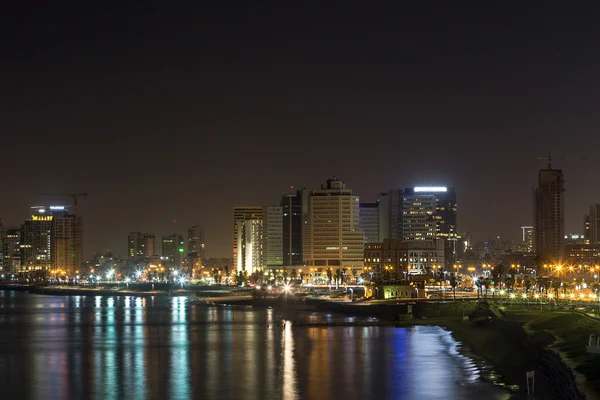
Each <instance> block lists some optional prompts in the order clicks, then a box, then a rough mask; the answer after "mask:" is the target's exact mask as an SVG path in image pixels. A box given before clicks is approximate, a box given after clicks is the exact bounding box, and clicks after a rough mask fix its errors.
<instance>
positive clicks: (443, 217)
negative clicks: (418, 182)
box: [399, 186, 458, 268]
mask: <svg viewBox="0 0 600 400" xmlns="http://www.w3.org/2000/svg"><path fill="white" fill-rule="evenodd" d="M402 193H403V197H402V223H401V226H400V228H399V231H401V232H402V240H403V241H406V242H414V241H417V242H418V241H426V242H433V241H440V240H443V241H444V247H445V251H446V253H445V256H444V260H445V263H446V267H447V268H448V267H451V266H452V264H454V263H456V261H457V257H456V256H457V245H458V234H457V204H456V191H455V190H454V189H453V188H447V187H431V186H427V187H414V188H406V189H404V190H403V191H402Z"/></svg>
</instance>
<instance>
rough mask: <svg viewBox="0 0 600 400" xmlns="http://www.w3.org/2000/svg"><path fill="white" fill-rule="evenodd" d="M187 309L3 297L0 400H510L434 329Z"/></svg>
mask: <svg viewBox="0 0 600 400" xmlns="http://www.w3.org/2000/svg"><path fill="white" fill-rule="evenodd" d="M187 301H188V299H187V298H185V297H172V298H164V297H163V298H160V297H156V298H140V297H129V296H121V297H101V296H97V297H93V296H88V297H86V296H64V297H58V296H42V295H32V294H27V293H22V292H10V291H0V391H1V392H0V398H1V399H90V398H93V399H140V400H141V399H144V400H145V399H191V398H195V399H219V400H221V399H265V400H266V399H309V400H318V399H339V400H342V399H344V400H346V399H361V400H364V399H482V398H486V399H502V398H506V397H508V396H507V394H506V391H504V390H503V389H500V388H498V387H496V386H494V385H492V384H490V383H487V382H483V381H482V379H481V372H480V371H481V367H480V366H478V365H477V364H476V363H475V362H473V361H472V360H471V359H470V358H469V357H466V356H463V355H461V354H459V353H458V351H457V344H456V342H455V341H454V340H453V339H452V337H451V336H450V335H449V333H448V332H446V331H444V330H442V329H441V328H437V327H426V326H419V327H414V328H393V327H381V328H380V327H356V328H342V327H340V328H306V327H293V326H291V324H289V323H288V324H286V325H285V326H283V325H282V324H281V320H282V319H284V318H289V319H290V320H295V321H298V320H306V319H311V320H315V321H319V320H323V319H336V318H337V319H340V318H341V319H343V318H347V317H343V316H331V315H321V314H311V313H298V314H282V313H279V312H277V311H274V310H257V309H235V308H231V307H206V306H200V305H194V304H190V303H188V302H187Z"/></svg>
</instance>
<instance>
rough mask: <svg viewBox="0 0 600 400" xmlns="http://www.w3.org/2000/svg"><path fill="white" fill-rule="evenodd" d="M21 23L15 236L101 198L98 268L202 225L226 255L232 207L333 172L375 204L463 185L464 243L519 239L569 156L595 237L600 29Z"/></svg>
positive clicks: (175, 12) (562, 21)
mask: <svg viewBox="0 0 600 400" xmlns="http://www.w3.org/2000/svg"><path fill="white" fill-rule="evenodd" d="M7 7H8V10H6V12H4V13H1V16H0V18H2V22H3V26H5V27H6V29H7V31H9V32H12V35H11V36H10V40H6V46H5V47H4V50H3V51H4V52H5V57H4V58H5V62H4V63H2V65H0V71H1V72H2V76H3V77H5V80H4V84H3V90H2V93H0V101H1V103H2V105H3V107H4V109H5V110H7V112H6V113H5V114H6V115H5V118H3V119H2V122H1V125H0V128H1V129H2V132H3V136H4V139H5V141H4V143H3V146H5V147H6V148H9V149H10V151H9V152H7V153H6V154H5V157H4V162H5V165H7V166H14V167H13V168H12V169H11V173H10V174H6V176H5V180H4V183H5V187H7V188H10V191H9V195H7V196H2V197H1V198H0V218H3V219H4V221H5V223H6V225H9V226H13V225H16V224H19V223H20V222H21V221H22V220H23V219H24V218H26V217H27V210H28V207H29V206H31V205H35V204H46V203H54V202H55V200H62V204H66V205H68V204H70V199H69V198H68V197H67V198H60V197H58V198H56V197H55V198H52V199H50V200H46V198H44V196H43V194H54V195H60V194H64V193H71V192H73V191H86V192H89V193H90V196H89V197H88V198H85V199H81V201H80V210H81V215H82V216H83V217H84V220H85V226H86V232H85V233H84V234H85V243H86V245H85V248H84V256H85V258H86V259H87V258H89V256H90V254H92V253H93V252H96V251H103V250H106V249H110V250H112V251H114V252H115V253H116V254H121V255H125V254H126V247H125V242H124V240H123V237H126V235H127V233H128V232H131V231H140V232H145V231H148V232H155V233H156V234H157V235H158V236H159V237H160V236H162V235H166V234H172V233H173V232H178V233H180V234H182V235H184V234H185V232H186V230H187V229H188V228H189V227H190V226H193V225H196V224H203V225H204V229H205V232H206V254H207V256H225V255H227V254H229V247H230V243H229V242H230V239H229V237H230V234H231V233H230V231H231V225H230V223H229V219H230V210H231V208H232V207H234V206H235V205H238V204H265V205H277V204H279V199H280V197H281V195H282V194H284V193H286V192H287V191H288V190H287V189H288V188H289V186H290V185H294V186H295V187H304V186H306V187H307V188H309V189H313V188H315V187H317V186H318V185H319V183H320V182H322V181H323V179H326V178H328V177H330V176H331V175H332V174H331V171H332V168H333V166H334V165H335V169H336V171H337V173H336V175H338V176H339V177H340V178H341V179H344V181H345V182H347V184H348V185H349V186H350V187H352V188H353V190H354V191H355V192H356V193H357V194H358V195H359V196H360V198H361V201H362V202H373V201H375V200H376V198H377V195H378V194H379V193H380V192H382V191H386V190H388V189H390V188H403V187H412V186H417V185H433V184H435V185H443V186H448V187H454V188H456V190H457V193H458V194H459V199H458V201H459V204H460V207H461V210H460V214H461V215H460V221H459V227H460V230H461V231H462V230H468V231H470V232H472V234H473V236H474V237H496V236H501V237H506V238H516V237H517V235H518V227H520V226H522V225H528V224H531V223H533V221H531V195H530V194H531V189H532V188H533V187H535V185H536V175H537V170H539V169H540V168H541V167H542V166H543V165H541V164H540V162H534V161H533V160H532V158H533V156H542V155H546V154H547V153H548V152H549V151H552V152H553V154H555V155H556V156H557V158H558V157H566V158H567V159H566V160H559V159H557V160H556V161H555V167H556V168H561V169H563V171H564V174H565V180H566V185H565V187H566V195H565V201H566V206H565V230H566V231H577V232H580V231H581V215H582V214H583V213H585V211H586V210H587V208H588V207H589V205H590V204H595V203H598V202H600V187H596V186H594V185H590V182H593V171H596V170H598V169H600V160H598V159H597V158H595V157H594V150H593V149H594V148H596V147H597V145H598V144H600V136H598V135H596V134H595V129H596V126H597V125H598V124H599V123H600V117H599V116H597V115H596V113H595V111H594V109H593V107H591V106H590V104H595V99H596V97H597V91H596V90H595V82H596V71H597V68H596V66H597V64H598V56H597V49H596V48H597V44H596V41H595V38H596V37H598V33H599V32H598V31H599V29H600V27H599V26H598V24H597V23H596V22H595V15H594V13H586V14H585V15H584V16H582V17H581V18H580V19H578V20H577V21H575V20H574V19H572V18H570V17H569V16H570V15H571V14H572V13H571V12H570V7H569V6H567V5H564V6H556V7H555V6H550V5H547V7H544V8H541V9H539V10H536V11H535V12H530V10H529V9H528V8H527V7H526V6H524V5H522V6H519V7H518V8H517V9H516V11H515V9H513V8H511V7H508V6H507V5H471V8H469V11H468V12H463V10H461V9H460V7H453V6H441V5H438V6H436V7H429V6H427V5H426V4H410V5H402V4H394V5H389V6H388V7H382V8H377V7H365V6H364V5H363V6H362V7H361V6H360V4H359V3H354V4H353V3H352V2H349V3H344V6H340V7H338V6H336V5H333V4H319V5H318V6H317V5H314V6H310V5H304V7H303V8H302V9H298V10H295V12H293V13H290V12H289V10H286V9H285V8H277V7H268V6H266V5H265V6H264V7H261V8H260V9H259V10H254V9H252V8H251V7H250V8H249V7H248V5H247V4H243V3H240V7H231V8H226V7H223V8H221V7H217V6H208V7H206V6H200V5H196V6H192V7H191V9H188V10H186V12H185V13H184V12H182V10H181V9H179V8H177V7H176V6H175V5H172V4H169V3H164V2H157V3H156V4H153V5H146V6H145V7H138V6H135V5H133V4H131V5H129V4H119V5H116V4H109V3H106V4H98V5H95V6H92V5H91V4H87V5H80V6H79V8H77V10H72V11H73V12H66V8H65V7H67V6H61V5H45V6H43V5H40V6H38V7H36V8H35V12H31V11H30V9H29V8H28V7H24V6H23V5H19V4H15V5H10V6H7ZM571 11H572V10H571ZM47 21H53V24H52V28H50V27H49V25H48V24H47ZM456 27H460V29H456ZM549 27H551V28H552V30H551V32H552V33H551V34H550V33H548V32H549V31H548V29H549ZM131 32H135V33H136V34H131ZM273 32H278V34H277V35H273V34H272V33H273ZM88 43H94V45H93V46H89V45H88ZM583 143H585V146H583ZM425 148H426V149H427V150H426V151H424V150H419V149H425ZM413 150H415V151H413ZM320 154H326V156H325V157H319V155H320ZM24 157H26V158H27V162H23V159H24ZM16 166H18V168H17V167H16ZM481 215H485V216H486V218H481ZM173 221H177V222H176V223H175V224H174V223H173Z"/></svg>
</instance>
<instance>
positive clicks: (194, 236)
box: [188, 225, 204, 258]
mask: <svg viewBox="0 0 600 400" xmlns="http://www.w3.org/2000/svg"><path fill="white" fill-rule="evenodd" d="M188 254H196V255H198V256H199V257H200V258H204V228H202V225H194V226H192V227H191V228H190V229H188Z"/></svg>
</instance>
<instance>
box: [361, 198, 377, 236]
mask: <svg viewBox="0 0 600 400" xmlns="http://www.w3.org/2000/svg"><path fill="white" fill-rule="evenodd" d="M358 208H359V214H360V218H359V226H360V230H361V231H363V233H364V234H365V243H378V242H379V202H375V203H360V204H359V205H358Z"/></svg>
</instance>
